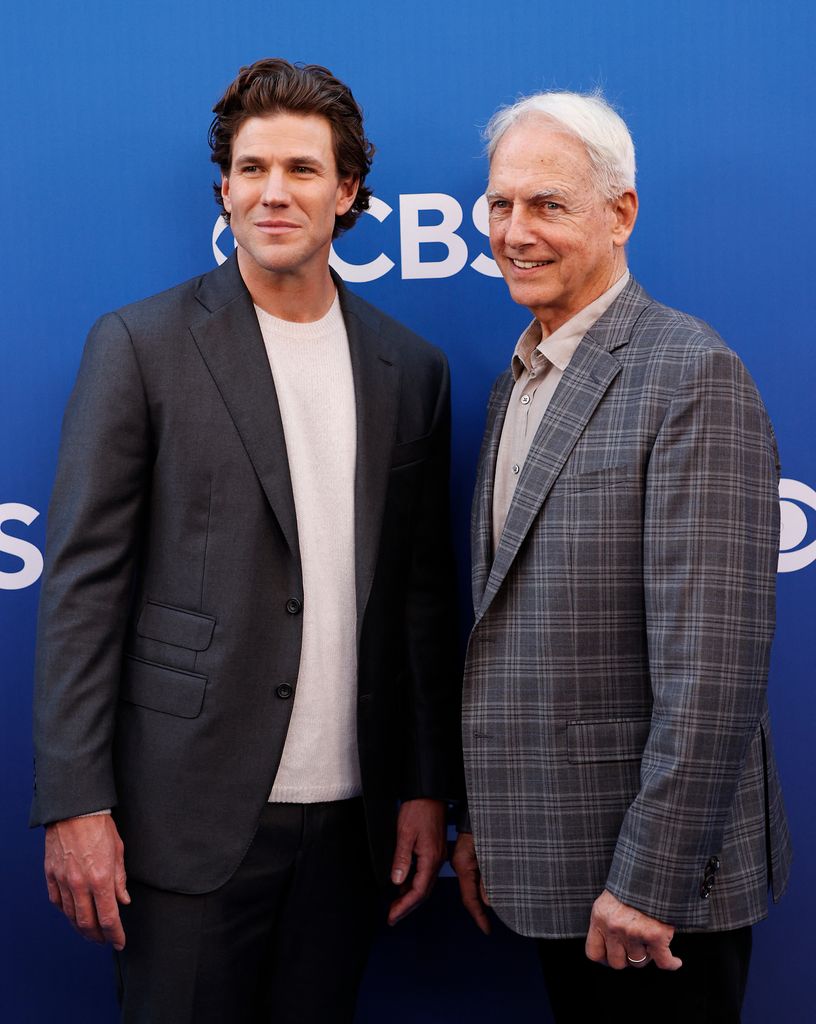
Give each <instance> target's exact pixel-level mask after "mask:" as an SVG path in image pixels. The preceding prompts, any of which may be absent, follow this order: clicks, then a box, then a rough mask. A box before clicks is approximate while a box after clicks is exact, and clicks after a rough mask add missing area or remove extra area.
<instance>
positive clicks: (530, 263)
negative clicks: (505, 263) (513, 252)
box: [510, 256, 555, 270]
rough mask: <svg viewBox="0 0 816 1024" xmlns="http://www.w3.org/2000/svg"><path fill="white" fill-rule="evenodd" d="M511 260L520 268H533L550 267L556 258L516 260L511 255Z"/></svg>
mask: <svg viewBox="0 0 816 1024" xmlns="http://www.w3.org/2000/svg"><path fill="white" fill-rule="evenodd" d="M510 262H511V263H512V264H513V266H514V267H518V268H519V270H532V269H533V267H548V266H549V265H550V264H551V263H553V262H555V261H554V260H514V259H513V258H512V256H511V257H510Z"/></svg>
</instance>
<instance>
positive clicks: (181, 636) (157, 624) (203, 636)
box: [136, 601, 215, 651]
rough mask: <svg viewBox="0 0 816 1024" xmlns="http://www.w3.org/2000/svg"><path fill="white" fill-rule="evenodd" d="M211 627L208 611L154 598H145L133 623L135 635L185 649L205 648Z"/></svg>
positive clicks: (196, 649)
mask: <svg viewBox="0 0 816 1024" xmlns="http://www.w3.org/2000/svg"><path fill="white" fill-rule="evenodd" d="M214 629H215V619H214V618H212V616H210V615H202V614H201V613H200V612H190V611H187V610H186V609H184V608H174V607H172V606H171V605H167V604H159V603H158V602H157V601H147V603H146V604H145V606H144V608H143V609H142V613H141V615H140V616H139V621H138V622H137V623H136V632H137V634H138V635H139V636H141V637H145V638H146V639H148V640H158V641H159V642H160V643H163V644H172V645H173V646H174V647H185V648H186V649H187V650H189V651H206V649H207V648H208V647H209V646H210V641H211V640H212V635H213V630H214Z"/></svg>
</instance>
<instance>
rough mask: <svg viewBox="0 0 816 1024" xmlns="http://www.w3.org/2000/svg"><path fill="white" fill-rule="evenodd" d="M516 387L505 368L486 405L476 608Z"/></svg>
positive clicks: (474, 551)
mask: <svg viewBox="0 0 816 1024" xmlns="http://www.w3.org/2000/svg"><path fill="white" fill-rule="evenodd" d="M512 390H513V375H512V373H510V371H509V370H506V371H505V372H504V373H503V374H501V376H500V377H499V378H498V379H497V381H496V383H495V384H494V385H493V390H492V391H491V392H490V400H489V401H488V404H487V418H486V422H485V432H484V437H483V439H482V450H481V452H480V453H479V463H478V467H479V468H478V471H477V474H476V487H475V490H474V492H473V508H472V510H471V530H470V543H471V548H470V559H471V566H472V570H471V576H472V590H473V609H474V611H478V610H479V606H480V605H481V603H482V597H483V596H484V592H485V586H486V584H487V578H488V575H489V573H490V566H491V563H492V561H493V486H494V483H495V479H496V459H497V458H498V454H499V441H500V439H501V432H502V427H503V426H504V418H505V415H506V414H507V403H508V402H509V400H510V392H511V391H512Z"/></svg>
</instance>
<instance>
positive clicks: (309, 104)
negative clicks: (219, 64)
mask: <svg viewBox="0 0 816 1024" xmlns="http://www.w3.org/2000/svg"><path fill="white" fill-rule="evenodd" d="M213 113H214V114H215V117H214V118H213V120H212V124H211V125H210V131H209V135H208V139H209V143H210V149H211V150H212V157H211V159H212V162H213V163H215V164H218V166H219V167H220V168H221V171H222V173H223V174H225V175H227V174H229V171H230V167H231V166H232V143H233V140H234V138H235V136H236V135H237V133H238V130H239V129H240V127H241V125H242V124H243V123H244V121H246V120H247V119H248V118H250V117H264V116H266V115H268V114H277V113H293V114H319V115H320V116H321V117H325V118H326V120H327V121H328V122H329V125H330V126H331V131H332V138H333V140H334V158H335V161H336V163H337V170H338V172H339V174H340V177H341V178H345V177H348V176H349V175H354V176H355V177H356V178H357V179H358V182H359V187H358V189H357V195H356V197H355V199H354V202H353V203H352V205H351V208H350V209H349V210H348V211H347V212H346V213H344V214H343V215H342V216H339V217H336V218H335V221H334V235H333V236H332V237H334V238H337V236H338V235H339V234H340V233H341V232H342V231H346V230H347V229H348V228H350V227H351V226H352V225H353V224H354V223H355V222H356V220H357V218H358V217H359V216H360V214H361V213H362V212H363V211H364V210H367V209H368V202H369V199H370V198H371V189H369V188H367V187H366V186H365V178H366V175H367V174H368V172H369V171H370V170H371V160H372V158H373V156H374V146H373V145H372V143H371V142H370V141H369V140H368V139H367V138H366V137H365V132H364V130H363V112H362V110H361V109H360V107H359V106H358V104H357V101H356V100H355V99H354V97H353V96H352V94H351V89H349V87H348V86H347V85H345V84H344V83H343V82H341V81H340V80H339V79H338V78H335V77H334V75H333V74H332V73H331V71H329V70H328V69H327V68H324V67H321V66H320V65H319V64H290V63H289V61H288V60H283V59H282V58H281V57H268V58H266V59H265V60H259V61H256V62H255V63H254V64H250V65H248V66H247V67H244V68H241V70H240V72H239V73H238V77H237V78H236V79H235V81H234V82H232V83H231V85H230V86H229V87H228V88H227V91H226V92H225V93H224V95H223V96H222V97H221V99H220V100H219V101H218V102H217V103H216V105H215V106H214V107H213ZM213 192H214V193H215V201H216V202H217V203H218V205H219V206H220V207H221V210H222V216H223V217H224V219H225V220H226V221H227V223H229V214H228V213H227V211H226V210H225V209H224V200H223V198H222V196H221V184H220V182H219V183H213Z"/></svg>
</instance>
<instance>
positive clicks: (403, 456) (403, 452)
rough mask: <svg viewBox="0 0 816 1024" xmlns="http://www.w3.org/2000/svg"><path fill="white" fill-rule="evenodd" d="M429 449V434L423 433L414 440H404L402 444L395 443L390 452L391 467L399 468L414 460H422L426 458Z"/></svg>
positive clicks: (409, 464) (411, 463)
mask: <svg viewBox="0 0 816 1024" xmlns="http://www.w3.org/2000/svg"><path fill="white" fill-rule="evenodd" d="M430 451H431V435H430V434H425V436H424V437H418V438H417V439H416V440H415V441H406V442H404V444H395V445H394V450H393V452H392V454H391V469H401V468H402V467H403V466H411V465H413V463H415V462H422V461H423V459H427V457H428V455H429V454H430Z"/></svg>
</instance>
